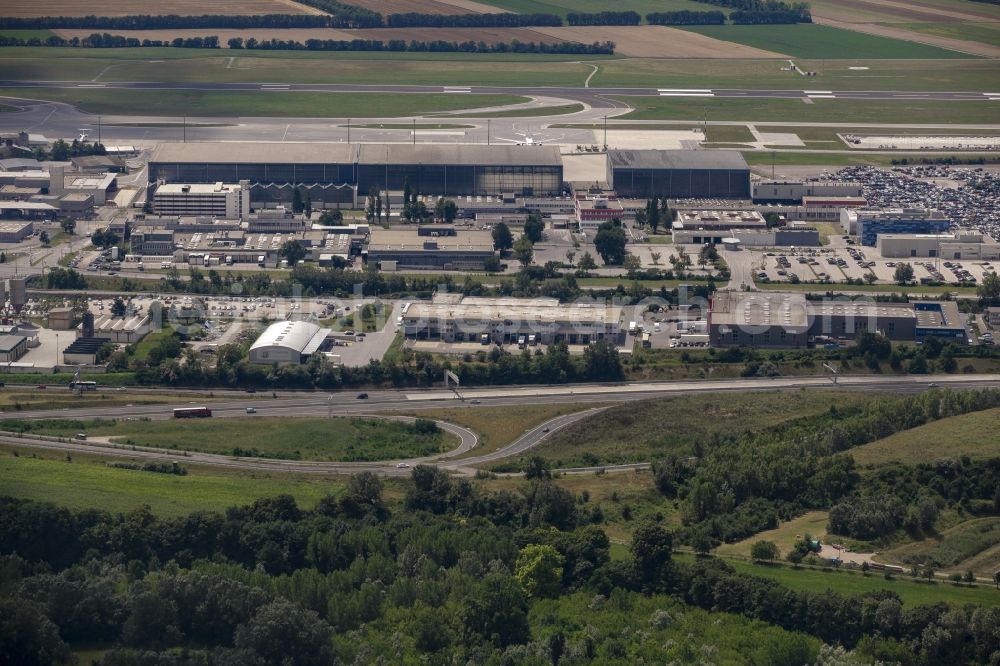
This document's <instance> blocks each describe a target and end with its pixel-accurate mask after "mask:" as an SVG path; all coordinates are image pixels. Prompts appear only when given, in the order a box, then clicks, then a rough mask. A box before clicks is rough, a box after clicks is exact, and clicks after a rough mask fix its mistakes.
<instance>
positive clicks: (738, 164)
mask: <svg viewBox="0 0 1000 666" xmlns="http://www.w3.org/2000/svg"><path fill="white" fill-rule="evenodd" d="M607 169H608V171H607V178H608V184H609V185H610V187H611V188H612V189H613V190H614V191H615V192H617V193H618V195H619V196H623V197H653V196H660V197H668V198H671V199H678V198H697V197H715V198H727V199H749V198H750V167H748V166H747V163H746V161H745V160H744V159H743V156H742V155H740V153H739V152H738V151H735V150H609V151H608V165H607Z"/></svg>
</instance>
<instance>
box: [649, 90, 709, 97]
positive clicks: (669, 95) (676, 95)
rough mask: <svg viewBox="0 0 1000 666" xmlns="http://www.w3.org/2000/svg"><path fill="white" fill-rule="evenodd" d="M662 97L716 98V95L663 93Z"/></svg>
mask: <svg viewBox="0 0 1000 666" xmlns="http://www.w3.org/2000/svg"><path fill="white" fill-rule="evenodd" d="M660 97H715V93H694V92H663V91H662V90H661V91H660Z"/></svg>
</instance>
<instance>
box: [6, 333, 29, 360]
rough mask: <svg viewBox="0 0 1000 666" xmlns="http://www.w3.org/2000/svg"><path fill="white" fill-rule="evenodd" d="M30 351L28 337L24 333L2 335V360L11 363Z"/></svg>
mask: <svg viewBox="0 0 1000 666" xmlns="http://www.w3.org/2000/svg"><path fill="white" fill-rule="evenodd" d="M27 353H28V338H27V337H26V336H24V335H16V334H14V335H2V336H0V362H3V363H11V362H14V361H18V360H20V358H21V357H22V356H24V355H25V354H27Z"/></svg>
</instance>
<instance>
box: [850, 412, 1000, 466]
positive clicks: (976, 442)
mask: <svg viewBox="0 0 1000 666" xmlns="http://www.w3.org/2000/svg"><path fill="white" fill-rule="evenodd" d="M998 432H1000V409H989V410H986V411H983V412H973V413H971V414H963V415H961V416H953V417H951V418H947V419H942V420H940V421H935V422H933V423H928V424H926V425H922V426H920V427H919V428H914V429H912V430H907V431H906V432H902V433H897V434H895V435H892V436H890V437H886V438H885V439H880V440H878V441H876V442H872V443H870V444H865V445H864V446H859V447H858V448H856V449H852V450H851V455H852V456H853V457H854V460H855V461H856V462H857V463H858V464H859V465H881V464H884V463H890V462H903V463H906V464H908V465H916V464H920V463H930V462H934V461H935V460H937V459H939V458H959V457H961V456H969V457H970V458H996V457H1000V442H998V441H997V433H998Z"/></svg>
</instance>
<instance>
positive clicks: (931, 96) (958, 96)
mask: <svg viewBox="0 0 1000 666" xmlns="http://www.w3.org/2000/svg"><path fill="white" fill-rule="evenodd" d="M0 88H29V89H30V88H79V89H87V90H197V91H203V92H237V91H239V92H261V91H266V92H271V93H275V94H281V93H304V92H312V93H316V92H319V93H390V94H396V95H400V94H412V95H427V94H433V95H440V94H454V95H520V96H524V97H557V98H561V99H566V100H576V101H582V102H586V103H587V104H590V105H591V106H595V107H611V108H615V105H614V103H613V101H611V100H608V99H606V98H608V97H718V98H744V99H865V100H914V99H925V100H938V101H972V100H978V101H989V100H991V99H998V98H1000V93H987V92H915V91H902V90H840V91H837V90H773V89H772V90H768V89H759V90H757V89H726V88H704V89H701V88H697V89H695V88H585V87H554V86H428V85H378V84H354V83H179V82H167V81H109V82H102V83H95V82H92V81H24V80H8V81H0Z"/></svg>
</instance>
